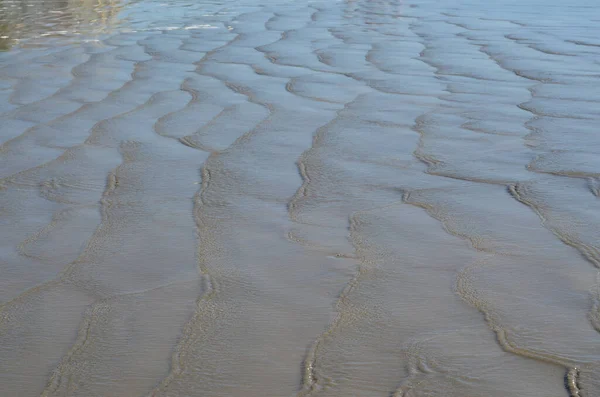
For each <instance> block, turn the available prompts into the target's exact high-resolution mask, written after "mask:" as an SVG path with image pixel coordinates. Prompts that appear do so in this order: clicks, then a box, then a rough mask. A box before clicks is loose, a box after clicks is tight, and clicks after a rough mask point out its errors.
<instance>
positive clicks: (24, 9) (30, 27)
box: [0, 0, 124, 50]
mask: <svg viewBox="0 0 600 397" xmlns="http://www.w3.org/2000/svg"><path fill="white" fill-rule="evenodd" d="M123 5H124V2H123V1H120V0H0V50H8V49H10V47H11V46H13V45H14V44H15V42H17V41H19V40H22V39H26V38H31V37H36V36H40V35H44V36H52V35H65V36H71V35H79V34H82V33H92V34H99V33H103V32H106V31H109V30H110V29H112V28H114V26H115V25H117V24H118V23H119V20H118V18H117V15H118V14H119V11H120V10H121V9H122V8H123Z"/></svg>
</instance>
